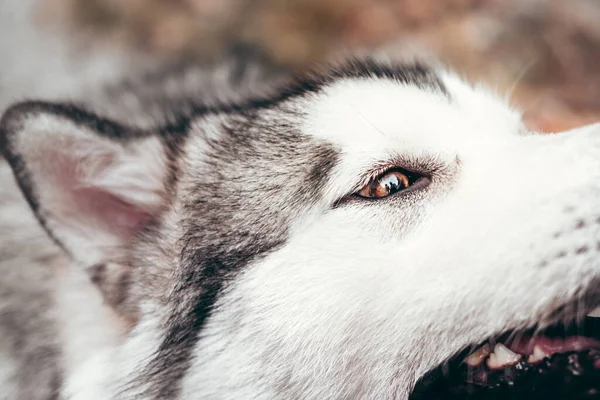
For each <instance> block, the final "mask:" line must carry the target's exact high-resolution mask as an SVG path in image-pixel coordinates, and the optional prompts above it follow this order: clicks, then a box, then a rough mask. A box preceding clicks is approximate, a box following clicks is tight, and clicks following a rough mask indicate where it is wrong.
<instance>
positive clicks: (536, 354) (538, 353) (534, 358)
mask: <svg viewBox="0 0 600 400" xmlns="http://www.w3.org/2000/svg"><path fill="white" fill-rule="evenodd" d="M549 356H550V354H548V353H546V352H545V351H544V349H542V348H541V347H540V346H538V345H537V344H536V345H535V346H533V354H532V355H530V356H529V357H528V358H527V362H528V363H529V364H537V363H539V362H540V361H542V360H543V359H544V358H546V357H549Z"/></svg>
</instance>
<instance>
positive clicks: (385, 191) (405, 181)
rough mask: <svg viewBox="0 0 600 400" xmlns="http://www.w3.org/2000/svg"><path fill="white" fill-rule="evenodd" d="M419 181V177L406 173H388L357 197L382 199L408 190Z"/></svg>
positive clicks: (378, 178)
mask: <svg viewBox="0 0 600 400" xmlns="http://www.w3.org/2000/svg"><path fill="white" fill-rule="evenodd" d="M417 179H418V176H416V175H415V174H411V173H408V172H404V171H398V170H393V171H387V172H384V173H383V174H381V175H379V176H377V177H376V178H375V179H373V180H372V181H371V182H369V183H368V184H367V185H366V186H365V187H363V188H362V189H360V190H359V191H358V192H357V193H356V195H357V196H359V197H365V198H371V199H381V198H383V197H388V196H391V195H393V194H395V193H398V192H400V191H402V190H404V189H408V188H409V187H410V186H412V184H413V183H414V182H415V181H416V180H417Z"/></svg>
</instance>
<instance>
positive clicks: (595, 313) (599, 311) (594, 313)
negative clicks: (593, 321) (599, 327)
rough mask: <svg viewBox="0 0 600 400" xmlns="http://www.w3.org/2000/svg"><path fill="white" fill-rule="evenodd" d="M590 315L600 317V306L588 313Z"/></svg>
mask: <svg viewBox="0 0 600 400" xmlns="http://www.w3.org/2000/svg"><path fill="white" fill-rule="evenodd" d="M587 316H588V317H592V318H600V307H598V308H596V309H595V310H593V311H592V312H591V313H589V314H588V315H587Z"/></svg>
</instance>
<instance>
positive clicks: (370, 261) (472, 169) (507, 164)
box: [183, 74, 600, 399]
mask: <svg viewBox="0 0 600 400" xmlns="http://www.w3.org/2000/svg"><path fill="white" fill-rule="evenodd" d="M443 76H444V83H445V84H446V86H447V88H448V89H449V91H450V96H451V98H450V99H448V98H446V97H444V96H442V95H440V94H439V93H434V92H427V91H421V90H418V89H415V88H412V87H406V86H404V85H400V84H397V83H393V82H390V81H377V80H375V79H371V80H361V81H350V80H348V81H342V82H339V83H335V84H333V86H332V87H329V88H327V89H326V90H325V91H324V92H323V93H322V94H319V95H316V96H314V97H312V98H309V99H307V100H302V102H303V103H302V104H300V105H297V107H299V108H301V109H303V110H307V111H308V117H307V119H306V122H305V128H304V132H305V133H306V134H309V135H312V136H315V137H318V138H321V139H324V140H326V141H327V142H333V143H335V144H336V145H337V146H339V148H340V149H341V151H342V155H343V156H342V160H341V162H340V163H339V165H338V166H337V168H336V170H335V172H334V175H333V176H334V178H333V179H332V180H331V181H330V182H329V183H330V185H329V186H328V187H327V188H326V193H327V196H326V197H325V198H324V199H323V204H320V205H317V206H316V207H315V208H317V209H321V210H328V211H323V212H322V213H321V215H320V217H319V218H318V219H311V223H310V224H308V225H307V224H304V225H303V224H301V226H302V229H296V230H293V231H292V232H293V234H292V238H291V240H290V241H289V242H288V243H286V245H285V247H284V248H283V249H281V250H279V251H278V252H276V253H275V254H272V255H270V256H269V257H267V258H266V259H265V260H264V261H260V262H257V263H256V264H255V265H253V266H252V267H251V268H249V269H247V271H246V273H244V274H243V276H242V277H240V278H239V279H238V280H237V281H236V283H235V284H234V285H233V286H232V287H231V288H230V289H229V292H228V294H227V295H225V296H224V297H223V298H222V299H221V301H220V302H219V306H218V308H217V311H216V312H215V313H214V315H213V316H212V318H211V320H210V323H209V324H208V326H207V327H206V329H205V330H204V331H203V334H202V337H203V340H201V341H200V344H199V347H198V349H197V350H196V357H195V364H194V366H193V367H192V368H191V369H190V372H189V374H188V375H187V376H186V379H185V381H184V386H183V388H184V392H183V397H184V398H190V399H191V398H195V397H196V396H199V397H201V398H211V399H238V398H255V399H270V398H273V397H275V396H276V395H275V394H274V393H273V390H274V388H278V389H277V391H276V393H277V396H283V397H284V398H303V399H323V398H361V399H381V398H401V399H404V398H406V397H407V396H408V394H409V392H410V390H411V388H412V385H413V384H414V383H415V382H416V380H417V379H418V378H419V377H421V376H422V375H423V374H424V373H425V372H426V371H427V370H429V369H430V368H433V367H435V366H437V365H438V364H439V363H441V362H442V361H443V360H444V359H445V358H447V357H449V356H450V355H452V354H453V353H455V352H457V351H459V350H460V349H462V348H463V347H465V346H468V345H470V344H473V343H478V342H479V341H481V340H483V339H485V338H487V337H488V336H490V335H492V334H495V333H498V332H502V331H504V330H507V329H509V328H524V327H529V326H532V325H533V324H535V323H537V322H540V321H541V322H542V323H544V321H546V318H548V317H549V313H550V312H551V311H552V310H553V309H554V308H556V307H558V306H559V305H560V304H561V303H560V302H561V301H568V300H569V299H571V298H573V296H574V294H575V293H576V292H577V290H579V289H580V288H582V287H585V286H586V284H587V283H588V282H590V281H591V280H592V279H593V278H595V277H598V276H599V274H600V267H599V265H598V262H597V258H598V257H597V250H595V249H596V246H597V244H596V242H597V240H598V238H599V237H600V226H598V224H597V223H596V222H595V219H596V218H597V217H598V215H600V208H599V207H598V205H597V204H598V202H597V198H598V195H599V194H600V186H599V185H598V183H597V182H599V181H600V167H599V165H598V158H599V157H600V125H595V126H591V127H588V128H585V129H581V130H579V131H577V132H571V133H568V134H562V135H553V136H542V135H531V134H526V130H525V128H524V127H523V125H522V124H521V122H520V119H519V116H518V114H517V113H516V112H514V111H513V110H511V109H510V108H508V107H507V106H506V105H504V104H503V102H502V101H500V100H498V99H497V98H496V97H494V96H493V95H492V94H490V93H489V92H487V91H484V90H483V89H479V88H477V89H472V88H471V87H469V86H467V85H465V84H463V83H460V82H459V80H458V78H456V77H455V76H452V75H449V74H444V75H443ZM396 156H405V157H406V156H408V157H411V158H415V157H430V158H433V159H435V160H436V161H438V162H440V163H441V164H443V165H444V166H445V167H444V169H443V170H442V171H440V172H439V173H438V174H437V175H435V176H434V177H433V181H432V184H431V186H430V188H429V189H428V192H427V193H426V194H424V195H422V196H421V197H420V198H417V199H413V200H410V201H407V202H404V203H403V202H401V201H399V202H398V203H397V204H396V205H395V206H393V207H392V206H380V207H376V206H372V205H371V206H370V207H365V206H364V205H363V204H360V203H359V202H355V203H354V204H353V205H348V206H346V207H341V208H337V209H333V210H331V209H330V206H331V204H332V202H333V201H334V200H335V199H337V198H339V196H341V195H343V194H345V193H347V191H348V190H349V189H350V188H352V187H354V186H355V185H356V184H357V183H358V182H359V181H360V176H361V174H362V173H364V172H365V170H367V171H368V170H369V169H370V168H373V164H374V163H379V162H385V161H387V160H390V159H393V158H394V157H396ZM580 220H584V221H586V226H585V227H584V228H580V229H576V225H577V223H578V221H580ZM557 232H561V237H560V240H557V239H556V238H555V235H556V233H557ZM582 246H587V247H588V249H589V251H588V252H587V253H585V254H578V253H577V251H576V249H579V248H581V247H582ZM563 250H564V251H565V252H566V254H567V255H566V256H565V257H560V256H558V254H559V253H560V252H561V251H563ZM543 262H545V263H546V264H544V265H541V264H542V263H543ZM591 306H592V305H588V306H587V307H591ZM240 326H243V329H239V327H240ZM283 382H285V385H286V386H285V387H283V388H282V387H281V385H282V384H283Z"/></svg>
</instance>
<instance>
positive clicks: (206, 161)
mask: <svg viewBox="0 0 600 400" xmlns="http://www.w3.org/2000/svg"><path fill="white" fill-rule="evenodd" d="M127 71H128V72H127V73H124V72H123V69H122V67H115V69H114V71H113V72H112V73H111V74H114V76H121V75H123V76H125V75H131V70H129V69H127ZM67 79H71V78H67ZM86 79H88V78H85V79H83V78H82V80H81V85H82V86H79V85H78V84H75V83H73V87H74V88H75V89H78V88H80V87H84V86H83V85H84V83H85V82H86ZM106 80H107V78H106V76H105V77H104V78H102V79H100V78H94V79H92V80H91V81H92V82H98V87H97V89H96V90H88V89H86V90H85V91H82V90H75V89H74V91H72V92H70V93H62V92H61V93H56V97H55V98H56V99H57V100H56V101H53V102H44V101H28V102H20V103H19V104H16V105H13V106H11V107H10V108H9V109H8V110H7V111H6V112H5V113H4V116H3V118H2V121H1V123H0V138H1V140H0V148H1V149H2V153H3V155H4V157H5V158H6V161H7V162H5V161H2V162H1V164H0V182H1V186H0V240H1V242H0V243H1V247H0V273H1V274H2V275H1V276H2V279H1V280H0V332H1V334H0V387H2V389H3V391H2V392H1V393H0V398H3V399H4V398H6V399H13V398H24V399H25V398H27V399H50V398H60V399H74V400H75V399H86V400H88V399H113V398H121V399H159V398H160V399H162V398H181V399H350V398H351V399H388V398H389V399H407V398H408V397H409V394H410V392H411V390H412V388H413V386H414V384H415V383H416V381H417V380H418V379H419V378H420V377H422V376H423V375H424V374H425V373H426V372H427V371H429V370H430V369H432V368H434V367H436V366H438V365H440V364H441V363H442V362H444V361H445V360H446V359H447V358H448V357H450V356H451V355H453V354H455V353H456V352H458V351H460V350H462V349H464V348H467V347H468V346H470V345H472V344H476V343H479V342H481V341H482V340H484V339H486V338H488V337H490V336H492V335H494V334H498V333H500V332H503V331H506V330H508V329H516V328H525V327H533V326H543V325H545V324H549V323H552V322H555V321H556V320H557V319H561V318H570V319H574V318H578V317H581V316H582V315H584V314H585V313H587V312H589V311H590V310H591V309H592V308H594V307H595V306H597V305H598V300H599V293H600V292H598V282H599V280H600V264H599V261H598V260H599V257H598V253H599V252H600V206H599V204H600V203H599V202H598V196H599V195H600V183H599V182H600V162H599V161H598V160H600V127H598V126H591V127H587V128H582V129H579V130H576V131H574V132H569V133H562V134H560V135H542V134H538V133H535V132H529V131H528V130H527V129H526V128H525V127H524V126H523V124H522V122H521V120H520V116H519V113H518V112H517V111H515V110H513V109H511V108H510V107H509V106H507V104H506V102H505V101H504V100H503V99H501V98H499V97H497V96H496V95H494V94H493V93H491V92H489V91H487V90H485V89H483V88H480V87H472V86H470V85H468V84H466V83H464V82H463V81H462V80H461V79H459V78H458V77H457V76H456V75H454V74H452V73H450V72H447V71H446V70H444V69H441V68H439V67H437V66H424V65H420V64H415V63H395V62H385V61H381V60H379V61H377V60H370V59H365V60H359V61H357V60H354V61H350V62H346V63H341V64H340V65H338V66H336V67H331V68H330V69H328V70H326V72H324V73H315V74H312V75H310V76H307V77H301V78H299V79H296V80H288V79H287V78H286V77H284V76H282V75H281V74H279V73H278V72H277V71H274V70H272V69H271V68H265V67H264V66H263V64H262V63H260V62H259V61H257V59H256V58H254V57H251V58H248V57H246V56H245V57H237V58H235V60H233V61H232V60H229V61H226V62H224V63H222V64H217V65H215V66H212V67H207V66H204V67H198V66H190V65H186V64H182V65H180V66H177V67H173V66H168V67H159V68H157V69H156V70H155V71H154V72H151V73H147V72H140V73H139V74H137V75H136V77H134V78H128V79H125V80H124V81H123V80H121V81H115V83H113V84H105V83H104V82H105V81H106ZM119 82H121V83H119ZM86 87H89V86H86ZM15 90H16V89H15ZM11 93H14V92H11ZM38 94H39V95H40V96H41V97H42V98H47V97H48V96H47V94H44V93H36V92H35V91H33V92H31V93H27V92H23V93H20V94H18V95H14V94H7V95H5V97H7V98H8V97H10V99H9V100H11V101H12V100H14V99H16V98H18V97H20V96H27V97H31V96H37V95H38ZM65 97H66V98H67V100H64V98H65ZM9 100H6V101H9ZM59 100H60V101H59ZM390 167H393V168H403V169H407V170H410V171H413V172H415V173H419V174H422V175H423V176H424V177H426V180H427V182H428V183H427V184H426V185H423V186H421V187H419V188H416V189H414V190H409V191H406V192H401V193H399V194H397V195H394V196H390V197H387V198H384V199H380V200H370V199H362V198H358V197H356V196H353V193H356V192H357V191H358V190H360V188H361V187H362V186H364V185H365V184H366V183H368V181H369V179H370V178H371V177H373V176H374V175H377V173H378V172H381V171H382V170H385V169H387V168H390ZM19 188H20V190H19ZM21 193H22V194H21ZM28 203H29V205H28ZM31 210H33V212H32V211H31ZM34 216H35V217H34ZM36 218H37V221H36Z"/></svg>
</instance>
